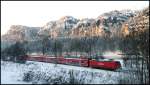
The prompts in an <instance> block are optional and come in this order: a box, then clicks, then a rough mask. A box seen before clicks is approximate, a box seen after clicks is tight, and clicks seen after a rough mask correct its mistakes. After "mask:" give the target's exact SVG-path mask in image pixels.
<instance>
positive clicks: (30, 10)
mask: <svg viewBox="0 0 150 85" xmlns="http://www.w3.org/2000/svg"><path fill="white" fill-rule="evenodd" d="M148 5H149V2H148V1H70V2H68V1H48V2H47V1H2V2H1V7H2V8H1V10H2V11H1V12H2V13H1V19H2V20H1V21H2V22H1V24H2V27H1V28H2V31H1V32H2V34H4V33H5V32H6V31H7V30H8V29H9V27H10V25H13V24H20V25H27V26H43V25H44V24H45V23H47V22H48V21H51V20H57V19H59V18H60V17H62V16H65V15H70V16H73V17H75V18H81V17H83V18H85V17H88V18H96V17H97V16H99V15H100V14H102V13H104V12H109V11H111V10H122V9H133V10H138V9H142V8H143V7H146V6H148Z"/></svg>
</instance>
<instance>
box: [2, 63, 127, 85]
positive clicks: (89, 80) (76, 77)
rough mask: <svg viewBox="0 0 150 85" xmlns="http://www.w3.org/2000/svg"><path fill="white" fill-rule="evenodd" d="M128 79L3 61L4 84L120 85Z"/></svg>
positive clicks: (113, 74)
mask: <svg viewBox="0 0 150 85" xmlns="http://www.w3.org/2000/svg"><path fill="white" fill-rule="evenodd" d="M27 74H30V79H29V81H28V82H27V81H26V82H25V81H24V80H25V75H27ZM26 78H29V76H28V77H26ZM128 79H129V74H128V73H122V72H114V71H107V70H101V69H93V68H86V67H77V66H68V65H60V64H57V65H56V64H52V63H43V62H34V61H28V62H26V64H19V63H13V62H6V61H5V62H4V61H1V83H2V84H33V83H34V84H45V83H46V84H47V83H51V84H53V83H79V84H80V83H84V84H119V83H120V81H123V80H128Z"/></svg>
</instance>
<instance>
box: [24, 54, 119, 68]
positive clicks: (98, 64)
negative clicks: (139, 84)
mask: <svg viewBox="0 0 150 85" xmlns="http://www.w3.org/2000/svg"><path fill="white" fill-rule="evenodd" d="M26 60H29V61H39V62H47V63H58V64H67V65H76V66H82V67H91V68H101V69H108V70H116V69H118V68H120V67H121V64H120V62H118V61H113V60H108V61H104V60H101V61H99V60H92V59H89V58H85V57H80V58H65V57H64V56H60V57H55V56H39V55H34V56H33V55H32V56H31V55H28V56H26Z"/></svg>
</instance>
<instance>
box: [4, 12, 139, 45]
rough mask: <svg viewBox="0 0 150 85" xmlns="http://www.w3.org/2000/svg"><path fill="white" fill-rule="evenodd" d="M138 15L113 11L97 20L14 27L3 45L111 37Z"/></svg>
mask: <svg viewBox="0 0 150 85" xmlns="http://www.w3.org/2000/svg"><path fill="white" fill-rule="evenodd" d="M135 15H136V12H132V11H130V10H123V11H116V10H115V11H111V12H108V13H104V14H102V15H100V16H98V17H97V18H96V19H89V18H84V19H81V20H80V19H76V18H74V17H72V16H64V17H62V18H60V19H59V20H56V21H50V22H48V23H46V24H45V25H43V26H42V27H28V26H22V25H12V26H11V27H10V30H9V31H8V32H7V33H6V34H4V35H2V37H1V40H2V43H3V44H6V42H7V43H10V42H16V41H38V40H41V39H43V37H46V36H47V37H51V38H58V37H62V38H65V37H71V38H73V37H85V36H86V37H90V36H104V35H109V36H111V35H112V34H113V33H114V34H115V33H116V31H118V30H120V28H121V27H122V24H123V23H124V22H126V21H127V20H128V19H129V18H131V17H133V16H135Z"/></svg>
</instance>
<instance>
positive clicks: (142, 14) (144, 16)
mask: <svg viewBox="0 0 150 85" xmlns="http://www.w3.org/2000/svg"><path fill="white" fill-rule="evenodd" d="M148 29H149V8H146V9H144V10H142V11H139V12H138V14H137V15H136V16H134V17H131V18H130V19H129V20H128V21H126V22H125V24H123V27H122V33H123V35H124V36H126V35H129V33H133V32H134V33H140V32H144V31H145V30H148Z"/></svg>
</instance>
